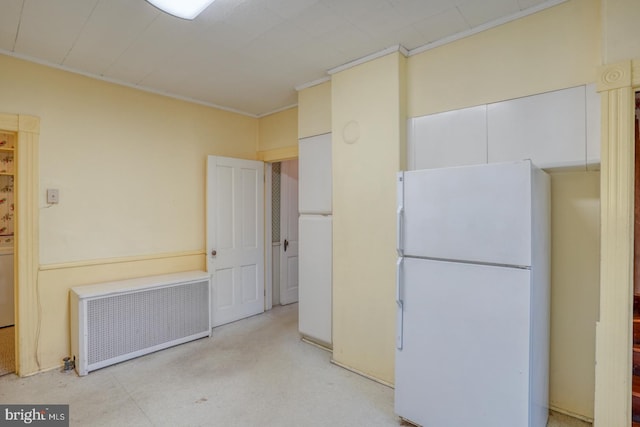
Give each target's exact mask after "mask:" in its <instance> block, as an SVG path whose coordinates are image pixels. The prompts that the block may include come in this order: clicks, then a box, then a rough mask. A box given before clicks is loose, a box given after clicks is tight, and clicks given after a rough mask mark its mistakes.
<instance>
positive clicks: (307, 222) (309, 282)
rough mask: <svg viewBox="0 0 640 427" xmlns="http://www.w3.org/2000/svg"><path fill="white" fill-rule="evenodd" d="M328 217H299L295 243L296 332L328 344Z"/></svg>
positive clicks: (329, 334)
mask: <svg viewBox="0 0 640 427" xmlns="http://www.w3.org/2000/svg"><path fill="white" fill-rule="evenodd" d="M331 227H332V222H331V216H323V215H300V219H299V228H298V234H299V238H300V240H299V243H298V260H299V265H298V268H299V270H298V280H299V284H298V287H299V288H298V293H299V303H298V311H299V320H298V322H299V330H300V333H301V334H302V335H304V336H307V337H309V338H311V339H313V340H315V341H320V342H322V343H323V344H328V345H330V344H331V341H332V339H331V315H332V305H331V295H332V288H331V286H332V284H331V278H332V246H331V242H332V238H331V232H332V228H331Z"/></svg>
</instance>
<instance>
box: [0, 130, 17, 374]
mask: <svg viewBox="0 0 640 427" xmlns="http://www.w3.org/2000/svg"><path fill="white" fill-rule="evenodd" d="M16 146H17V134H16V133H15V132H8V131H0V376H2V375H7V374H10V373H13V372H15V371H16V361H15V353H16V352H15V329H16V328H15V311H14V310H15V302H14V301H15V298H14V295H15V280H14V277H15V276H14V248H15V244H14V231H15V226H14V225H15V203H14V193H15V192H14V189H15V169H14V168H15V164H16V163H15V150H16Z"/></svg>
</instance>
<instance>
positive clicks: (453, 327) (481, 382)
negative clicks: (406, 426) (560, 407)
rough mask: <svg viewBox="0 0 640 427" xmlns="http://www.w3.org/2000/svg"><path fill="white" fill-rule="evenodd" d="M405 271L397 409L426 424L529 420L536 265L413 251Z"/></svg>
mask: <svg viewBox="0 0 640 427" xmlns="http://www.w3.org/2000/svg"><path fill="white" fill-rule="evenodd" d="M402 270H403V274H402V275H403V286H402V287H401V293H402V295H401V297H402V308H403V316H402V322H403V330H402V335H403V340H402V349H401V350H396V375H395V410H396V413H397V414H398V415H400V416H401V417H403V418H405V419H408V420H410V421H412V422H414V423H417V424H419V425H423V426H438V427H460V426H491V427H501V426H502V427H514V426H529V414H528V407H529V406H528V403H529V376H530V371H529V365H530V364H529V330H530V328H529V326H530V320H529V318H530V317H529V314H530V309H529V301H530V298H529V290H530V285H529V283H530V281H529V279H530V271H529V270H523V269H515V268H506V267H494V266H486V265H476V264H461V263H452V262H442V261H432V260H422V259H411V258H405V259H404V262H403V266H402ZM534 374H535V373H534ZM545 422H546V421H545ZM536 427H542V426H536Z"/></svg>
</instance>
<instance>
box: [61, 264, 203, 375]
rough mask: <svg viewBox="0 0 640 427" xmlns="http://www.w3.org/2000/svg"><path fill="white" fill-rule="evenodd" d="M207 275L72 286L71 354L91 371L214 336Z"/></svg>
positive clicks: (80, 370) (80, 368)
mask: <svg viewBox="0 0 640 427" xmlns="http://www.w3.org/2000/svg"><path fill="white" fill-rule="evenodd" d="M209 290H210V282H209V275H208V274H207V273H206V272H202V271H190V272H184V273H175V274H168V275H162V276H151V277H142V278H138V279H129V280H122V281H118V282H109V283H100V284H95V285H87V286H77V287H73V288H71V294H70V302H71V313H70V314H71V316H70V317H71V352H72V355H73V356H75V358H76V371H77V372H78V374H79V375H86V374H88V373H89V372H90V371H93V370H96V369H100V368H103V367H105V366H108V365H112V364H114V363H118V362H122V361H124V360H128V359H131V358H134V357H138V356H141V355H143V354H147V353H151V352H154V351H157V350H161V349H164V348H167V347H171V346H174V345H178V344H182V343H185V342H187V341H191V340H194V339H198V338H202V337H206V336H210V335H211V328H210V316H211V315H210V308H209V307H210V304H209Z"/></svg>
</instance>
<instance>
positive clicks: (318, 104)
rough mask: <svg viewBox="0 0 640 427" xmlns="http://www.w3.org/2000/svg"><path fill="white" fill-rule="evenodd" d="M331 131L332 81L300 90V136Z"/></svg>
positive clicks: (304, 136)
mask: <svg viewBox="0 0 640 427" xmlns="http://www.w3.org/2000/svg"><path fill="white" fill-rule="evenodd" d="M329 132H331V82H330V81H328V82H324V83H321V84H319V85H315V86H312V87H309V88H306V89H303V90H301V91H299V92H298V137H299V138H306V137H309V136H315V135H322V134H324V133H329Z"/></svg>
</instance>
